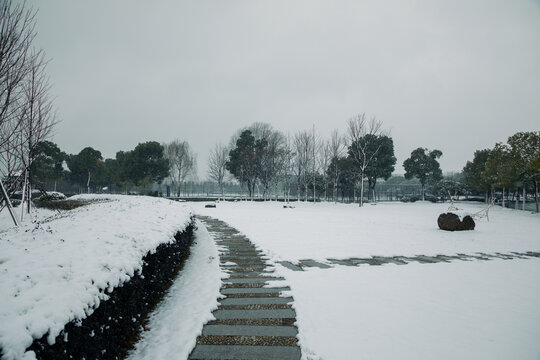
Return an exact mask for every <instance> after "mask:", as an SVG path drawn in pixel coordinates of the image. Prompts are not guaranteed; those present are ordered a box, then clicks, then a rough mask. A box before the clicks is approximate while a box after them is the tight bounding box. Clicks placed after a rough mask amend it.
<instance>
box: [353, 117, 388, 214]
mask: <svg viewBox="0 0 540 360" xmlns="http://www.w3.org/2000/svg"><path fill="white" fill-rule="evenodd" d="M381 126H382V122H380V121H377V120H376V119H375V117H372V118H371V120H369V121H368V120H366V114H365V113H364V114H361V115H358V116H356V117H354V118H352V119H350V120H349V127H348V134H349V140H350V147H349V151H350V153H351V155H352V157H353V159H354V160H355V162H356V164H357V165H358V170H359V175H360V184H361V185H360V204H359V205H360V206H363V205H364V179H365V173H366V168H367V167H368V166H369V164H370V163H371V162H372V160H373V158H374V157H375V156H376V155H377V152H378V151H379V148H380V145H379V147H376V148H375V149H372V147H373V143H374V141H375V140H376V138H377V136H378V135H380V134H381Z"/></svg>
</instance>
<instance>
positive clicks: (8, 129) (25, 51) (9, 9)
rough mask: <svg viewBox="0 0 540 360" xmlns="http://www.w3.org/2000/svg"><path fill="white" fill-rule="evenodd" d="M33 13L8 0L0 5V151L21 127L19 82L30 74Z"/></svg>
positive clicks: (34, 34)
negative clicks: (18, 115) (18, 114)
mask: <svg viewBox="0 0 540 360" xmlns="http://www.w3.org/2000/svg"><path fill="white" fill-rule="evenodd" d="M34 17H35V12H34V11H32V10H28V9H25V7H24V4H20V3H19V4H15V5H14V4H13V2H12V1H11V0H3V1H1V3H0V135H1V138H0V148H3V146H4V144H5V143H7V142H10V141H12V139H13V137H14V136H15V135H14V132H15V130H17V129H18V126H19V125H20V124H19V122H18V120H19V119H18V117H17V113H18V111H19V107H20V106H21V105H22V103H21V101H20V98H21V96H22V93H23V89H22V86H21V85H22V82H23V80H24V79H25V78H26V76H27V74H28V73H29V71H30V69H31V66H29V62H30V61H31V58H32V56H36V55H39V53H38V54H36V53H33V54H32V41H33V40H34V38H35V36H36V32H35V29H34V28H35V20H34Z"/></svg>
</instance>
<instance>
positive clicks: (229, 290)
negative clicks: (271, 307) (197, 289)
mask: <svg viewBox="0 0 540 360" xmlns="http://www.w3.org/2000/svg"><path fill="white" fill-rule="evenodd" d="M288 290H291V288H290V287H288V286H286V287H275V288H225V289H223V290H222V291H221V293H222V294H223V295H229V294H269V293H277V294H279V293H280V292H282V291H288Z"/></svg>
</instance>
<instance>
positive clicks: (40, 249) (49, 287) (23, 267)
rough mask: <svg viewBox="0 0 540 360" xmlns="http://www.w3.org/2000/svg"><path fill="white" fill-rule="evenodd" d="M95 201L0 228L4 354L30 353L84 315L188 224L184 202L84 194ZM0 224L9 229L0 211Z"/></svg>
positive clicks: (0, 315)
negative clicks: (35, 343) (35, 344)
mask: <svg viewBox="0 0 540 360" xmlns="http://www.w3.org/2000/svg"><path fill="white" fill-rule="evenodd" d="M76 199H80V200H101V201H100V202H97V203H94V204H92V205H88V206H84V207H80V208H77V209H75V210H71V211H63V212H61V213H58V212H51V211H43V210H41V211H38V212H37V217H33V218H27V219H28V220H27V221H26V222H25V223H24V225H23V226H21V227H19V228H13V227H11V228H7V229H5V230H4V231H2V232H0V289H2V291H1V292H0V346H1V347H2V350H3V352H4V357H5V358H6V359H21V358H23V357H25V358H32V357H33V353H32V352H27V353H26V354H25V349H26V348H27V347H28V346H29V345H31V343H32V340H33V339H34V338H40V337H41V336H43V335H44V334H47V333H48V334H49V336H48V339H49V341H52V340H54V338H55V337H56V336H57V335H58V334H59V333H60V331H61V330H62V329H63V328H64V325H65V324H67V323H68V322H69V321H71V320H74V319H81V318H85V317H86V316H87V315H88V314H90V313H91V312H92V308H93V307H95V306H97V305H98V304H99V303H100V301H101V300H104V299H107V295H106V293H105V290H106V289H112V288H114V287H117V286H118V285H120V284H122V283H123V282H125V281H128V280H129V279H130V277H131V276H133V275H134V274H135V273H136V272H138V271H140V270H141V268H142V265H143V264H142V258H143V257H144V256H145V255H146V254H147V253H148V252H149V251H154V250H155V249H156V248H157V247H158V245H160V244H162V243H168V242H171V241H173V240H174V238H173V237H174V234H175V233H176V232H177V231H179V230H180V231H181V230H183V229H184V228H185V227H186V226H187V225H188V224H189V222H190V216H191V214H192V211H191V208H190V207H189V206H187V205H185V204H184V203H178V202H173V201H169V200H164V199H159V198H150V197H138V196H99V195H82V196H78V197H76ZM2 216H3V221H2V224H3V225H4V226H7V225H8V224H9V222H8V221H5V220H6V219H5V217H6V216H9V214H7V213H6V212H5V211H2ZM8 220H9V219H8Z"/></svg>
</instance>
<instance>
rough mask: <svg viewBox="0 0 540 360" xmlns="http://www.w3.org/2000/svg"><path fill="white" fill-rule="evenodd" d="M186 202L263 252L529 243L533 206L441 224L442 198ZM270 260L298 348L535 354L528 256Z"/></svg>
mask: <svg viewBox="0 0 540 360" xmlns="http://www.w3.org/2000/svg"><path fill="white" fill-rule="evenodd" d="M192 205H193V207H194V208H195V209H196V210H195V211H196V212H197V213H199V214H203V215H208V216H213V217H216V218H219V219H221V220H224V221H226V222H227V223H229V224H230V225H231V226H233V227H236V228H237V229H238V230H240V231H241V232H243V233H245V234H246V235H247V236H248V237H249V238H250V240H251V241H253V242H254V243H255V244H257V245H258V246H259V247H260V248H261V249H262V250H264V251H266V252H267V253H268V254H270V255H271V257H272V259H273V260H274V261H276V260H290V261H297V260H299V259H319V260H324V259H328V258H351V257H367V256H375V255H380V256H394V255H402V256H412V255H420V254H424V255H437V254H447V255H452V254H455V253H467V254H472V253H475V252H485V253H494V252H502V253H506V252H512V251H518V252H525V251H539V250H540V216H539V215H538V214H531V213H527V212H522V211H515V210H509V209H502V208H499V207H496V208H492V209H491V210H490V212H489V215H490V221H489V222H488V221H487V220H486V219H480V220H479V221H477V227H476V229H475V230H474V231H466V232H453V233H451V232H444V231H441V230H438V228H437V217H438V215H439V214H440V213H442V212H446V210H447V208H448V204H431V203H414V204H403V203H380V204H377V205H375V206H373V205H366V206H365V207H363V208H358V206H357V205H343V204H309V203H308V204H306V203H294V204H293V206H295V208H294V209H284V208H283V204H282V203H250V202H247V203H246V202H240V203H218V205H217V208H215V209H206V208H204V203H202V204H197V203H194V204H192ZM458 207H460V208H463V209H462V211H465V212H470V213H475V212H477V211H480V210H482V209H484V206H483V205H482V204H472V203H471V204H463V203H459V204H458ZM276 268H277V272H278V273H280V274H281V275H282V276H283V277H284V278H285V281H284V282H285V283H286V284H288V285H290V287H291V295H292V296H293V297H294V298H295V302H294V307H295V309H296V312H297V326H298V328H299V335H298V337H299V340H300V345H301V347H302V353H303V359H304V360H308V359H309V360H315V359H325V360H338V359H394V358H400V359H461V358H465V359H510V358H512V359H518V358H519V359H531V360H533V359H539V358H540V342H539V341H538V339H540V307H539V306H538V305H539V304H540V282H539V281H538V279H539V278H540V259H538V258H530V259H523V260H522V259H513V260H502V259H495V260H491V261H454V262H452V263H437V264H418V263H410V264H407V265H400V266H398V265H393V264H388V265H382V266H367V265H362V266H359V267H345V266H334V267H333V268H331V269H317V268H309V269H306V271H303V272H296V271H291V270H289V269H286V268H284V267H282V266H281V265H279V264H278V265H276ZM278 285H281V286H282V285H283V284H279V282H277V283H275V284H273V285H272V286H278Z"/></svg>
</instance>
